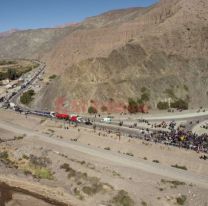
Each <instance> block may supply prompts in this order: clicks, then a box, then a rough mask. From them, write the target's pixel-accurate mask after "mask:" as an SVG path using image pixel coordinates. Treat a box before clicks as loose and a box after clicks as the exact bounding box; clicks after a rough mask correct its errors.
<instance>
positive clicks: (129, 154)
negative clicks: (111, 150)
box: [126, 152, 134, 157]
mask: <svg viewBox="0 0 208 206" xmlns="http://www.w3.org/2000/svg"><path fill="white" fill-rule="evenodd" d="M126 155H128V156H131V157H133V156H134V154H133V153H131V152H127V153H126Z"/></svg>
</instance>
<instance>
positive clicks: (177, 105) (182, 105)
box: [170, 99, 188, 110]
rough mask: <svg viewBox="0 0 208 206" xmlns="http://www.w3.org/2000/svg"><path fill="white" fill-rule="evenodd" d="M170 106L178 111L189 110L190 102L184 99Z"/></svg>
mask: <svg viewBox="0 0 208 206" xmlns="http://www.w3.org/2000/svg"><path fill="white" fill-rule="evenodd" d="M170 106H171V107H172V108H176V109H184V110H186V109H188V102H187V101H185V100H183V99H177V100H175V101H174V102H171V104H170Z"/></svg>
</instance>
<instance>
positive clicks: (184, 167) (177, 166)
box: [171, 164, 187, 170]
mask: <svg viewBox="0 0 208 206" xmlns="http://www.w3.org/2000/svg"><path fill="white" fill-rule="evenodd" d="M171 167H175V168H178V169H181V170H187V167H186V166H180V165H177V164H175V165H171Z"/></svg>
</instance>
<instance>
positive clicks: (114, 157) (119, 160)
mask: <svg viewBox="0 0 208 206" xmlns="http://www.w3.org/2000/svg"><path fill="white" fill-rule="evenodd" d="M0 128H3V129H6V130H9V131H12V132H16V133H22V134H26V135H27V137H25V138H32V139H34V140H35V139H38V140H39V141H42V142H45V143H47V144H49V145H50V144H52V145H56V146H59V150H60V152H61V151H62V148H68V149H70V150H74V151H77V152H80V153H83V154H86V155H90V156H94V157H97V158H99V159H105V160H107V161H110V162H112V163H115V164H117V165H120V166H123V167H128V168H132V169H138V170H141V171H144V172H148V173H152V174H156V175H161V176H165V177H168V178H173V179H177V180H180V181H184V182H188V183H193V184H196V185H198V186H201V187H203V188H206V189H208V176H206V177H205V176H199V175H195V174H193V173H191V172H189V171H183V170H179V169H176V168H172V167H167V166H163V165H160V164H155V163H152V162H147V161H145V160H142V159H136V158H133V157H126V156H123V155H121V154H117V153H114V152H112V151H105V150H101V149H97V148H92V147H90V146H86V145H82V144H80V143H77V142H71V141H66V140H58V139H55V138H52V137H49V136H47V135H43V134H40V133H38V132H36V131H33V130H31V129H28V128H24V127H23V126H18V125H15V124H11V123H8V122H4V121H2V120H0Z"/></svg>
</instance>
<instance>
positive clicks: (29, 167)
mask: <svg viewBox="0 0 208 206" xmlns="http://www.w3.org/2000/svg"><path fill="white" fill-rule="evenodd" d="M24 157H25V159H27V160H29V162H28V163H27V164H26V165H25V166H24V167H23V170H24V173H25V174H26V175H28V174H31V175H33V177H35V178H39V179H48V180H52V179H53V178H54V177H53V173H52V172H51V170H50V169H48V168H47V165H48V164H49V163H51V161H50V160H49V159H48V158H47V157H37V156H34V155H30V156H29V158H28V157H27V156H24Z"/></svg>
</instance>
